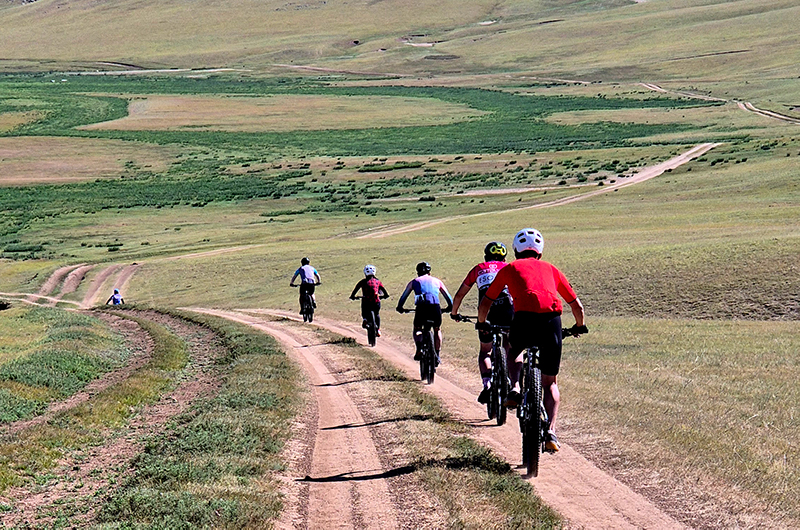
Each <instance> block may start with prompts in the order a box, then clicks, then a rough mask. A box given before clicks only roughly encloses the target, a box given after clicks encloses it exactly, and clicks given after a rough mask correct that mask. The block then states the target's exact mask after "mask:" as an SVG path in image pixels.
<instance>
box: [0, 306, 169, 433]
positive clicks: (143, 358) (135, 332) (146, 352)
mask: <svg viewBox="0 0 800 530" xmlns="http://www.w3.org/2000/svg"><path fill="white" fill-rule="evenodd" d="M93 316H96V317H97V318H99V319H101V320H103V321H105V322H106V323H107V324H108V325H109V326H110V327H111V328H112V329H113V330H115V331H116V332H117V333H120V334H121V335H122V336H123V339H124V340H125V343H126V345H127V347H128V348H130V349H131V350H132V351H133V353H132V354H131V356H130V358H129V359H128V363H127V364H126V365H125V366H124V367H122V368H120V369H118V370H115V371H113V372H108V373H106V374H104V375H103V376H102V377H100V378H99V379H95V380H94V381H92V382H91V383H89V384H88V385H86V387H85V388H84V389H83V390H81V391H80V392H78V393H76V394H74V395H72V396H71V397H69V398H67V399H65V400H63V401H57V402H55V403H51V404H50V406H48V407H47V410H46V411H45V412H44V413H42V414H40V415H39V416H36V417H35V418H32V419H29V420H21V421H15V422H13V423H8V424H6V425H4V426H2V427H0V437H5V436H9V435H12V434H16V433H18V432H21V431H23V430H25V429H29V428H31V427H34V426H36V425H42V424H43V423H47V422H48V421H50V420H51V419H53V417H55V415H56V414H58V413H59V412H62V411H64V410H67V409H71V408H73V407H77V406H78V405H81V404H83V403H86V402H87V401H89V399H91V398H92V397H93V396H95V395H96V394H98V393H99V392H102V391H103V390H105V389H106V388H108V387H110V386H112V385H115V384H117V383H120V382H121V381H124V380H125V379H127V378H129V377H130V376H131V374H133V372H135V371H136V370H138V369H139V368H141V367H142V366H144V365H145V364H146V363H147V362H148V361H149V360H150V358H151V357H152V354H153V340H152V339H151V338H150V335H148V334H147V333H146V332H145V331H144V330H142V328H141V327H139V324H137V323H136V322H134V321H133V320H128V319H125V318H121V317H118V316H115V315H110V314H107V313H99V314H95V315H93Z"/></svg>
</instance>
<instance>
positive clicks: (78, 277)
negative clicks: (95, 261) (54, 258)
mask: <svg viewBox="0 0 800 530" xmlns="http://www.w3.org/2000/svg"><path fill="white" fill-rule="evenodd" d="M93 268H94V265H81V266H80V267H78V268H77V269H73V270H72V271H71V272H70V273H69V274H68V275H67V278H66V279H65V280H64V285H62V286H61V291H60V292H59V293H58V296H56V297H55V298H56V299H55V300H52V301H50V304H49V305H50V306H51V307H55V305H56V304H57V303H58V301H59V300H61V299H62V298H63V297H64V295H65V294H70V293H74V292H75V291H76V290H77V289H78V286H79V285H80V284H81V282H82V281H83V278H84V277H85V276H86V273H87V272H89V271H90V270H92V269H93Z"/></svg>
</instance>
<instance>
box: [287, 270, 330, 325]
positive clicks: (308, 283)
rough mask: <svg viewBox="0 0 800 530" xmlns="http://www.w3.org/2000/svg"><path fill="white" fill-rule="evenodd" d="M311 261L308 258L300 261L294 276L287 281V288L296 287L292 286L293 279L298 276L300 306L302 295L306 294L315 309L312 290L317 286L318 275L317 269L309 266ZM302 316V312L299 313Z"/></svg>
mask: <svg viewBox="0 0 800 530" xmlns="http://www.w3.org/2000/svg"><path fill="white" fill-rule="evenodd" d="M310 263H311V260H309V259H308V258H303V259H301V260H300V268H299V269H297V270H296V271H294V276H292V279H291V280H290V281H289V287H296V286H295V284H294V279H295V278H297V277H298V276H300V306H301V307H302V306H303V295H304V294H306V293H308V294H310V295H311V303H312V305H313V306H314V307H317V297H316V295H315V294H314V290H315V289H316V286H317V285H319V284H320V283H322V282H320V279H319V273H318V272H317V269H315V268H314V267H312V266H311V265H310ZM300 313H301V314H302V311H301V312H300Z"/></svg>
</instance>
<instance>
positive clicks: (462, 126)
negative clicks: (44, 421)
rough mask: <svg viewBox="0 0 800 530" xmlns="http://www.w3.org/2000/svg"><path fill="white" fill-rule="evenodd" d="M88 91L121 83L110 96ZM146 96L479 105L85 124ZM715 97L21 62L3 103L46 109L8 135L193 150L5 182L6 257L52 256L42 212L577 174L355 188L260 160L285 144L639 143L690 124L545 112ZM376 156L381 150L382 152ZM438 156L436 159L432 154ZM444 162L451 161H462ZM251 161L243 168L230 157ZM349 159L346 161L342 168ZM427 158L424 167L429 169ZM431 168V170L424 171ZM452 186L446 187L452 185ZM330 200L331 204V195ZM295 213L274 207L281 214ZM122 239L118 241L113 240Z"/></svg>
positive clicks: (512, 173) (546, 172)
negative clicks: (33, 230)
mask: <svg viewBox="0 0 800 530" xmlns="http://www.w3.org/2000/svg"><path fill="white" fill-rule="evenodd" d="M90 94H124V95H125V96H119V97H113V96H110V95H103V96H99V95H90ZM147 94H204V95H210V94H211V95H223V96H226V97H235V96H239V95H241V96H258V95H279V94H292V95H303V94H306V95H328V96H337V97H352V96H389V97H406V98H407V97H412V98H433V99H437V100H440V101H444V102H447V103H453V104H459V105H464V106H467V107H470V108H473V109H476V110H477V111H480V112H481V113H482V114H481V115H479V116H477V117H475V118H474V119H472V120H470V121H466V122H461V123H456V124H448V125H437V126H414V127H384V128H364V129H359V130H326V131H293V132H292V131H290V132H282V133H243V132H223V131H186V130H181V131H100V130H92V131H87V130H79V129H77V128H76V127H77V126H79V125H88V124H92V123H98V122H103V121H108V120H112V119H117V118H121V117H123V116H125V115H126V114H127V104H128V101H127V99H126V98H128V97H130V96H135V95H147ZM714 104H716V103H713V102H712V103H710V102H703V101H698V100H692V99H688V98H686V99H671V98H665V97H652V98H649V99H625V98H606V97H596V98H593V97H573V96H558V97H550V96H547V97H545V96H531V95H522V94H513V93H508V92H503V91H495V90H485V89H467V88H453V87H402V86H385V87H333V86H328V85H327V84H326V80H325V79H324V78H319V79H314V78H304V79H299V78H298V79H288V78H277V79H266V80H255V79H244V78H241V79H236V78H229V77H224V76H219V77H210V78H206V79H195V78H187V77H150V78H148V77H136V78H115V77H90V76H66V77H64V76H53V75H47V74H29V75H24V74H17V75H3V76H0V112H5V111H35V112H36V113H37V114H38V115H39V116H40V118H39V119H37V120H36V121H34V122H32V123H29V124H25V125H22V126H20V127H17V128H15V129H14V130H12V131H6V132H4V133H0V136H26V135H27V136H44V135H47V136H71V137H87V138H115V139H120V140H127V141H134V142H146V143H152V144H162V145H167V144H169V145H175V146H179V147H181V148H182V149H184V150H185V152H183V153H181V154H180V155H178V156H177V157H176V159H175V161H174V162H173V164H172V166H171V167H170V168H169V169H168V170H167V171H165V172H163V173H158V174H156V173H153V172H151V171H148V170H147V169H146V168H140V167H136V165H135V164H133V163H128V164H127V165H126V170H125V173H124V175H123V176H122V177H121V178H118V179H113V180H98V181H95V182H88V183H82V184H64V185H43V186H32V187H26V188H15V189H8V188H0V249H2V253H0V257H5V258H9V259H34V258H54V257H56V256H55V255H54V254H52V252H53V251H51V250H50V249H49V248H50V247H49V246H48V245H49V242H47V241H21V240H20V239H19V238H17V237H15V236H16V235H17V234H19V233H20V232H21V231H24V230H25V229H26V228H28V227H29V226H30V225H31V224H32V223H34V222H36V221H37V220H45V219H48V218H51V217H55V216H59V215H63V214H69V213H81V214H92V213H96V212H99V211H102V210H109V209H122V208H134V207H147V208H164V207H172V206H179V205H188V206H193V207H204V206H205V205H207V204H209V203H211V202H220V201H238V200H249V199H280V198H284V197H307V198H311V199H314V200H316V201H317V204H313V205H309V206H306V207H302V208H300V207H298V208H292V209H291V210H292V211H296V212H297V214H300V213H308V212H314V211H319V212H353V211H357V212H358V213H361V212H363V213H365V214H366V215H376V214H377V213H379V212H381V211H386V210H385V209H381V208H377V207H375V206H372V205H370V204H365V202H364V200H366V201H371V200H374V199H379V198H384V197H392V196H396V195H399V194H400V193H403V192H406V193H411V194H414V195H416V196H426V194H428V193H438V191H437V190H435V189H433V188H439V189H441V188H444V187H448V186H449V187H451V188H452V187H455V186H458V189H452V190H448V191H453V192H458V191H461V190H463V189H466V188H469V187H479V186H485V187H495V186H498V187H499V186H502V185H505V184H507V183H510V184H528V183H531V182H532V181H533V180H534V179H541V178H548V177H552V176H556V177H561V174H564V178H567V177H569V176H570V174H568V172H569V171H574V170H575V169H574V168H571V167H564V168H551V169H544V168H542V169H541V170H540V171H539V173H538V174H536V175H533V174H532V173H531V172H532V171H533V170H534V169H535V168H523V167H522V166H515V167H509V168H507V169H506V170H505V171H504V172H502V173H498V174H490V175H477V174H476V175H471V174H464V173H463V172H458V171H453V172H446V173H441V172H437V171H427V172H424V174H422V175H417V176H415V177H414V179H413V180H412V181H409V180H408V178H395V179H378V180H376V181H373V182H368V183H363V184H359V185H358V186H357V185H356V184H355V183H353V184H352V185H350V187H349V188H348V189H344V188H342V187H341V186H334V185H330V184H329V185H322V184H321V183H318V182H316V181H315V180H314V179H311V182H307V180H309V179H306V181H304V180H303V179H302V177H305V176H311V175H312V171H311V170H310V169H309V168H308V164H304V165H300V166H299V167H298V168H294V169H292V168H291V167H290V168H289V169H288V170H283V172H281V173H277V174H276V173H275V171H274V170H271V171H267V170H265V169H263V164H264V163H265V162H268V161H270V160H274V159H275V158H276V157H278V156H294V155H299V154H301V153H302V154H303V155H328V156H364V155H369V156H376V155H377V156H380V155H384V156H388V155H397V154H427V155H432V154H442V153H501V152H522V151H526V152H529V153H530V152H536V151H544V150H553V149H562V150H563V149H586V148H603V147H623V146H632V145H636V144H637V141H638V139H640V138H643V137H649V136H651V135H654V134H660V133H666V132H672V133H674V132H676V131H678V130H683V129H687V128H689V126H684V125H675V124H670V125H648V124H618V123H596V124H584V125H579V126H563V125H557V124H552V123H548V122H547V121H545V120H544V118H546V117H547V116H549V115H551V114H553V113H556V112H564V111H571V110H591V109H620V108H684V107H694V106H708V105H714ZM375 160H376V161H377V160H379V159H378V158H376V159H375ZM380 160H381V163H372V164H367V165H365V166H362V167H361V168H358V171H361V172H365V173H371V172H380V173H382V172H389V171H396V170H412V169H421V168H422V167H423V166H424V163H422V162H405V161H397V162H395V163H383V162H385V158H381V159H380ZM433 160H434V159H431V161H433ZM457 161H458V159H457V160H453V161H444V162H443V163H444V164H452V163H454V162H457ZM255 164H261V166H260V167H261V169H259V168H252V169H248V170H247V172H246V173H245V174H232V173H231V172H230V170H229V168H231V167H240V168H250V167H251V165H255ZM597 166H598V167H586V168H585V173H587V174H591V173H592V172H595V171H599V170H601V169H602V170H609V171H610V170H612V169H613V170H614V171H617V172H623V171H625V170H627V169H628V165H627V164H625V163H622V164H620V165H614V167H613V168H612V167H611V165H609V164H604V163H599V162H598V163H597ZM342 167H344V166H343V165H342V164H341V163H340V164H338V165H336V166H334V167H333V168H332V169H340V168H342ZM428 169H430V168H425V170H428ZM420 173H423V171H420ZM443 191H444V190H443ZM320 203H321V204H320ZM286 215H292V214H288V213H284V212H281V213H278V214H274V215H267V214H265V217H269V218H270V219H273V218H275V217H281V216H286ZM119 250H121V245H109V246H108V251H109V252H114V251H119Z"/></svg>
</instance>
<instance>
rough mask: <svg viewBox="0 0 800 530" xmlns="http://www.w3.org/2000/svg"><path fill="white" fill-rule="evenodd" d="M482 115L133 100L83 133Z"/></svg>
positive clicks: (351, 99) (263, 101)
mask: <svg viewBox="0 0 800 530" xmlns="http://www.w3.org/2000/svg"><path fill="white" fill-rule="evenodd" d="M482 114H485V113H484V112H483V111H479V110H476V109H471V108H469V107H467V106H465V105H457V104H451V103H445V102H442V101H439V100H435V99H425V98H405V97H390V96H342V97H336V96H295V95H278V96H268V97H214V96H155V95H153V96H148V97H146V98H136V99H133V100H132V101H131V102H130V104H129V106H128V116H127V117H125V118H121V119H118V120H113V121H108V122H103V123H96V124H93V125H88V126H85V127H82V128H83V129H87V130H128V131H146V130H199V131H203V130H206V131H208V130H214V131H241V132H286V131H299V130H324V129H361V128H375V127H404V126H405V127H410V126H415V125H441V124H445V123H454V122H458V121H464V120H468V119H470V118H473V117H477V116H480V115H482Z"/></svg>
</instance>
